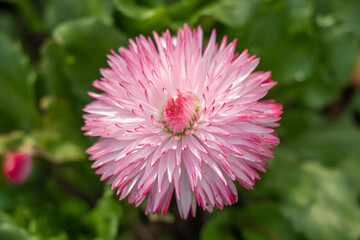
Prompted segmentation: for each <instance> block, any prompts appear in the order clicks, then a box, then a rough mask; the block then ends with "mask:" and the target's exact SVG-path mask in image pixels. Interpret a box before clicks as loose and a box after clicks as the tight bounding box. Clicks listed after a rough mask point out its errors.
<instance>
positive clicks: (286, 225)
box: [0, 0, 360, 240]
mask: <svg viewBox="0 0 360 240" xmlns="http://www.w3.org/2000/svg"><path fill="white" fill-rule="evenodd" d="M359 12H360V1H359V0H344V1H342V0H180V1H175V0H33V1H31V0H8V1H4V0H0V113H1V115H0V158H3V156H4V154H5V152H7V151H14V150H17V149H19V148H24V147H27V148H31V149H32V151H33V154H34V163H33V169H32V173H31V175H30V178H29V179H28V180H27V181H26V183H25V184H23V185H12V184H9V183H7V182H6V181H5V180H4V178H3V176H2V175H1V176H0V239H1V240H18V239H25V240H27V239H31V240H66V239H98V240H100V239H103V240H108V239H109V240H111V239H144V240H151V239H163V240H171V239H203V240H205V239H206V240H218V239H222V240H228V239H245V240H262V239H264V240H265V239H309V240H322V239H326V240H332V239H335V240H337V239H360V91H359V89H360V76H359V75H360V74H359V72H360V63H358V65H357V66H356V59H357V55H358V52H359V40H360V14H359ZM184 22H188V23H189V24H190V25H191V26H193V27H194V26H197V25H201V26H202V27H203V29H204V35H205V40H207V38H208V37H209V35H210V32H211V30H212V29H213V28H216V29H217V35H218V38H221V37H222V36H224V35H227V36H228V37H229V39H230V40H232V39H233V38H237V39H238V45H237V51H239V52H242V51H243V50H244V49H249V52H250V53H251V54H256V55H258V56H259V57H260V60H261V63H260V66H259V67H258V69H259V70H271V71H272V74H273V80H275V81H277V82H278V83H279V84H278V85H277V86H275V87H274V89H272V90H271V91H270V93H269V95H268V96H267V98H274V99H276V101H277V102H280V103H282V104H283V105H284V114H283V115H282V120H281V126H280V127H279V128H277V132H278V133H279V136H280V139H281V144H280V146H279V147H277V148H276V149H275V150H274V151H275V158H274V159H271V160H269V168H268V172H267V173H266V174H261V176H262V180H261V181H257V183H256V185H255V189H254V190H253V191H247V190H244V189H243V188H241V187H238V189H239V203H237V204H235V205H234V206H231V207H225V209H224V210H222V211H221V210H215V211H214V213H207V212H203V211H202V210H201V209H199V210H198V212H197V217H196V218H195V219H193V218H190V219H188V220H187V221H183V220H180V219H179V216H178V213H177V209H176V206H175V205H176V204H174V203H171V206H170V212H169V214H168V216H167V217H162V216H157V215H151V216H145V215H144V213H143V212H144V206H143V205H141V206H140V207H139V208H135V207H134V206H133V205H129V204H128V203H127V201H126V200H125V201H121V202H119V201H118V200H117V197H116V196H114V193H113V192H111V191H110V190H109V186H105V184H104V183H102V182H100V180H99V176H97V175H95V174H94V170H93V169H91V168H90V165H91V162H90V161H88V160H87V156H86V155H85V153H84V152H85V149H86V148H87V147H89V146H90V145H91V144H92V143H93V142H94V141H95V139H92V138H86V137H84V136H83V134H82V132H81V130H80V127H81V126H82V125H83V120H82V118H81V115H82V108H83V107H84V106H85V105H86V104H87V103H88V102H89V101H90V100H91V99H90V98H89V97H88V96H87V91H94V88H93V87H92V86H91V83H92V81H93V80H94V79H97V78H99V77H100V74H99V68H101V67H106V66H107V64H106V54H108V53H109V51H110V49H114V50H116V49H117V48H118V47H119V46H127V44H128V38H134V37H135V36H137V35H139V34H144V35H150V34H151V32H152V31H153V30H156V31H158V32H161V31H164V30H165V29H166V28H169V29H170V30H171V32H173V33H176V31H177V29H178V28H179V27H181V26H183V24H184ZM351 73H353V74H351Z"/></svg>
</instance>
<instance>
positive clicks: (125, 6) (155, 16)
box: [114, 0, 174, 35]
mask: <svg viewBox="0 0 360 240" xmlns="http://www.w3.org/2000/svg"><path fill="white" fill-rule="evenodd" d="M114 5H115V8H116V9H117V10H118V11H119V12H120V13H121V14H122V15H120V20H121V22H122V23H123V24H122V26H121V27H122V28H123V29H125V30H126V31H127V32H130V33H132V34H136V35H138V34H145V35H150V34H151V32H152V31H153V30H155V31H162V30H164V29H166V28H168V27H169V26H170V25H171V24H172V21H171V19H170V16H169V11H168V9H167V8H166V6H164V5H159V6H156V7H148V6H143V5H140V4H137V3H136V1H134V0H114ZM173 24H174V23H173Z"/></svg>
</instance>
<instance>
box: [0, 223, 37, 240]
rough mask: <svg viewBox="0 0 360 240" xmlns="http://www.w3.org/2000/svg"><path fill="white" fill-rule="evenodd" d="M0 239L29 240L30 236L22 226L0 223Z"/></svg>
mask: <svg viewBox="0 0 360 240" xmlns="http://www.w3.org/2000/svg"><path fill="white" fill-rule="evenodd" d="M0 239H4V240H5V239H6V240H27V239H29V240H30V239H31V238H30V236H29V234H28V233H27V232H26V231H25V230H24V229H23V228H20V227H17V226H15V225H11V224H9V223H0Z"/></svg>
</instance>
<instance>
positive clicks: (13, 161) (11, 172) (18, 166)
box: [2, 152, 32, 184]
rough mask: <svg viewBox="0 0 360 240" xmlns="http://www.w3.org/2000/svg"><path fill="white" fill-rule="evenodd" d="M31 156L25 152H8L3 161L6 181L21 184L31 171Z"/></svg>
mask: <svg viewBox="0 0 360 240" xmlns="http://www.w3.org/2000/svg"><path fill="white" fill-rule="evenodd" d="M31 164H32V158H31V156H30V155H28V154H26V153H19V152H17V153H8V154H6V155H5V157H4V161H3V166H2V167H3V168H2V171H3V174H4V176H5V179H6V180H7V181H8V182H11V183H15V184H22V183H24V182H25V181H26V179H27V178H28V177H29V175H30V172H31Z"/></svg>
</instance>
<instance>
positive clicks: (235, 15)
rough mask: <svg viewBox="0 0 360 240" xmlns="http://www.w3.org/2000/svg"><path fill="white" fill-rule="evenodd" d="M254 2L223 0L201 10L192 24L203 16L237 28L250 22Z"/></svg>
mask: <svg viewBox="0 0 360 240" xmlns="http://www.w3.org/2000/svg"><path fill="white" fill-rule="evenodd" d="M253 5H254V2H252V1H248V0H222V1H219V2H215V3H213V4H210V5H208V6H205V7H204V8H201V9H200V10H199V11H198V12H197V13H196V14H194V16H192V18H191V20H190V23H194V24H195V23H196V22H198V21H199V18H200V17H202V16H211V17H213V18H214V19H216V20H217V21H219V22H221V23H222V24H224V25H226V26H229V27H232V28H236V27H240V26H243V25H244V24H246V22H247V21H248V19H249V17H250V14H251V12H252V7H253Z"/></svg>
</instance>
